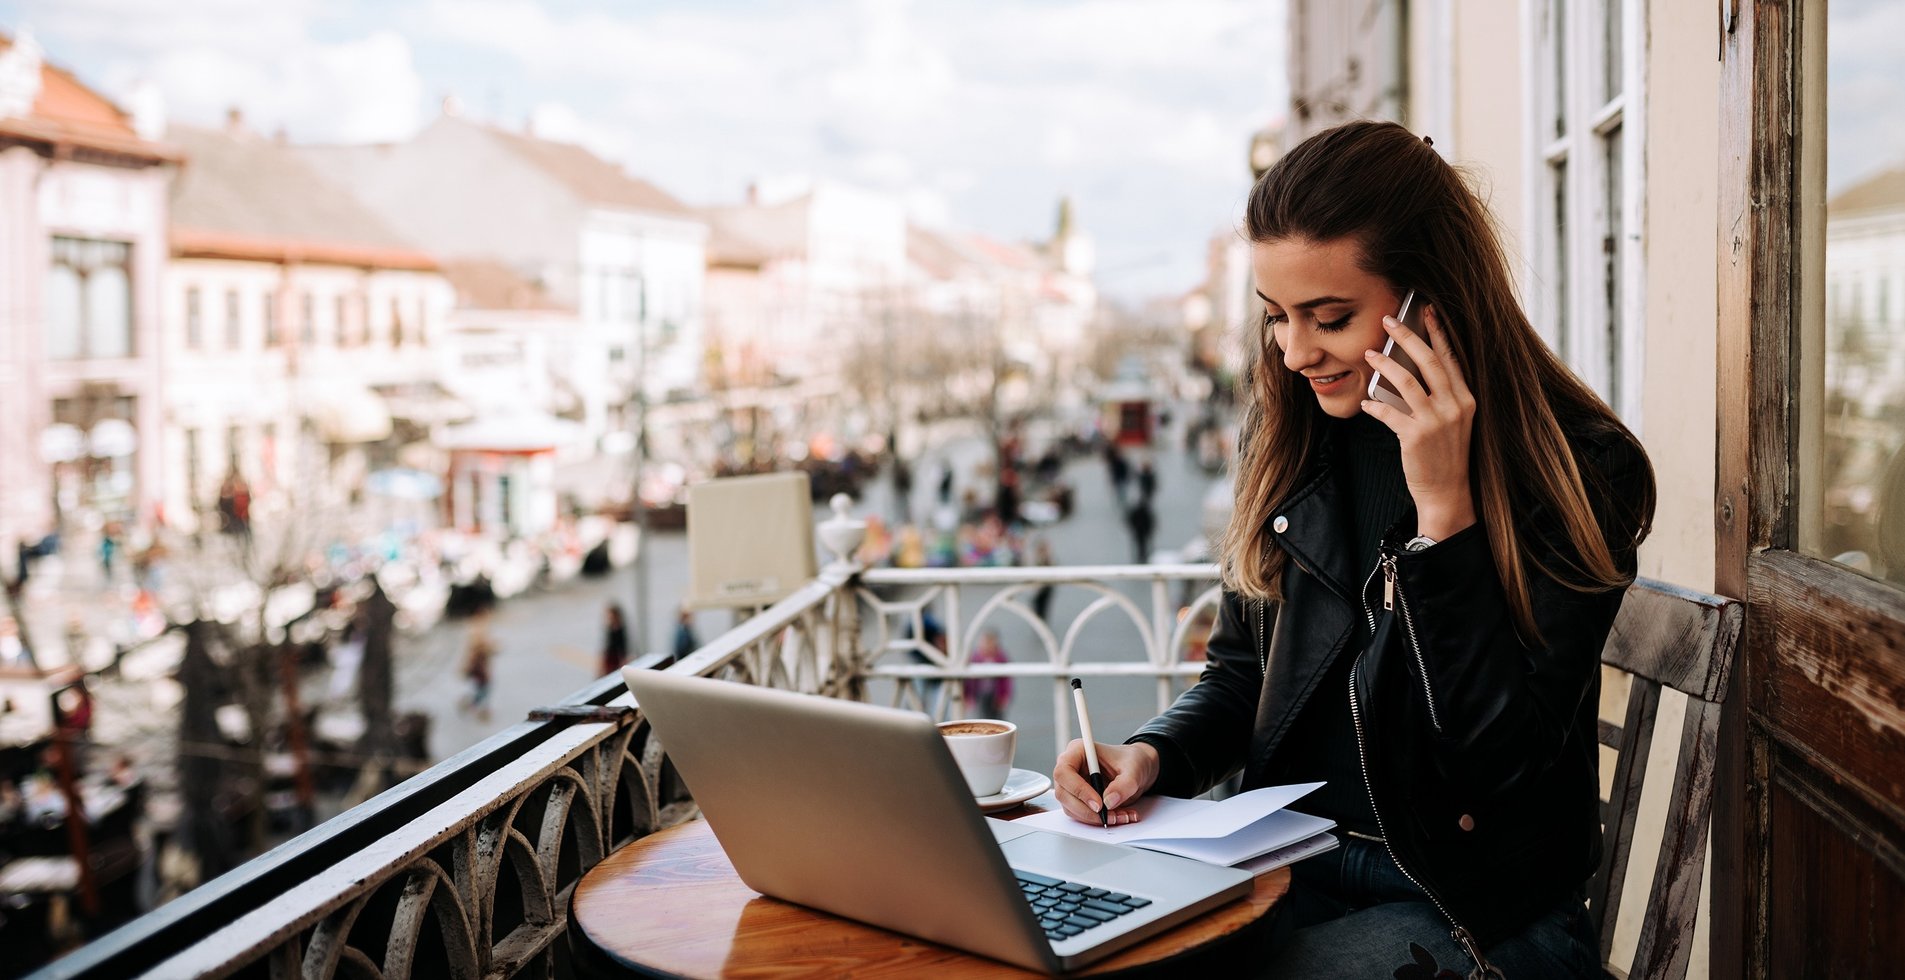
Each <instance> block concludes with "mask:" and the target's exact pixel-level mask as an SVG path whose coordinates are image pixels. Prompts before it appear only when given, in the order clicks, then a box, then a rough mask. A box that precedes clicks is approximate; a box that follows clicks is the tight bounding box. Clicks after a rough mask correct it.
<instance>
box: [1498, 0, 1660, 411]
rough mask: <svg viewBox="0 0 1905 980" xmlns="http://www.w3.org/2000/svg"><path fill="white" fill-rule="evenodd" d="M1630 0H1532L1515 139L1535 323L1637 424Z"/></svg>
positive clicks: (1638, 101) (1636, 81) (1636, 189)
mask: <svg viewBox="0 0 1905 980" xmlns="http://www.w3.org/2000/svg"><path fill="white" fill-rule="evenodd" d="M1642 7H1643V3H1642V0H1535V2H1534V3H1533V4H1532V6H1531V9H1532V11H1533V13H1534V18H1533V22H1532V32H1531V36H1530V37H1529V43H1530V44H1531V45H1532V48H1531V50H1532V51H1533V52H1534V54H1533V56H1532V57H1531V58H1530V61H1529V63H1530V64H1532V65H1534V66H1535V68H1534V70H1532V71H1531V72H1530V77H1531V78H1533V79H1534V80H1535V83H1536V91H1535V92H1534V93H1533V94H1534V98H1532V99H1530V100H1529V104H1530V112H1531V113H1533V116H1532V119H1531V123H1532V124H1531V125H1530V126H1529V127H1528V131H1529V132H1530V133H1531V134H1533V135H1532V137H1531V138H1530V139H1529V141H1528V145H1527V147H1526V152H1527V160H1528V173H1529V175H1530V179H1529V187H1530V193H1531V195H1532V198H1531V200H1532V201H1533V202H1534V206H1532V207H1530V208H1528V210H1527V213H1528V214H1529V216H1530V219H1531V221H1532V222H1533V224H1534V227H1533V228H1531V229H1529V234H1528V235H1527V241H1528V242H1530V243H1531V245H1532V249H1531V253H1532V254H1531V256H1530V258H1531V259H1532V260H1533V261H1532V269H1533V271H1534V281H1533V282H1532V283H1531V287H1532V288H1531V289H1530V300H1531V302H1530V312H1531V313H1532V314H1533V315H1534V320H1535V325H1536V327H1537V328H1538V329H1540V330H1541V332H1542V335H1543V336H1544V337H1545V338H1547V340H1548V343H1549V344H1550V345H1551V346H1553V348H1554V349H1555V351H1556V352H1557V353H1559V354H1560V355H1561V357H1562V358H1563V359H1564V360H1566V361H1567V362H1568V364H1569V365H1570V366H1571V367H1573V368H1574V371H1575V373H1576V374H1579V375H1580V376H1581V378H1582V380H1584V381H1586V382H1587V383H1588V384H1589V385H1591V386H1593V388H1594V390H1596V391H1598V392H1600V394H1601V397H1602V398H1605V399H1606V400H1607V403H1608V404H1609V405H1611V406H1613V408H1614V410H1615V411H1617V412H1619V413H1620V414H1621V416H1622V417H1623V418H1625V419H1626V420H1627V422H1628V424H1629V425H1633V426H1635V427H1638V425H1639V421H1640V419H1639V414H1640V383H1639V382H1640V376H1641V366H1642V365H1641V352H1642V342H1643V340H1642V338H1643V329H1642V328H1643V324H1642V323H1641V311H1642V307H1641V301H1642V298H1643V292H1642V290H1641V289H1640V288H1639V287H1640V278H1641V275H1642V273H1643V272H1644V265H1643V262H1644V256H1643V255H1642V254H1641V248H1640V228H1641V221H1640V218H1641V213H1640V209H1641V201H1642V192H1643V189H1644V188H1643V187H1642V181H1641V175H1642V173H1643V167H1644V164H1645V160H1644V159H1643V152H1642V151H1643V147H1642V145H1641V143H1642V141H1641V140H1640V139H1638V138H1636V139H1628V138H1627V136H1628V134H1630V133H1634V134H1638V133H1641V132H1644V130H1643V128H1642V125H1641V119H1640V115H1641V111H1642V106H1643V98H1642V77H1641V74H1640V73H1641V69H1642V67H1643V66H1644V64H1645V60H1646V59H1645V57H1644V53H1645V52H1644V50H1643V46H1644V45H1645V43H1646V33H1645V31H1644V30H1643V29H1642V27H1641V23H1642Z"/></svg>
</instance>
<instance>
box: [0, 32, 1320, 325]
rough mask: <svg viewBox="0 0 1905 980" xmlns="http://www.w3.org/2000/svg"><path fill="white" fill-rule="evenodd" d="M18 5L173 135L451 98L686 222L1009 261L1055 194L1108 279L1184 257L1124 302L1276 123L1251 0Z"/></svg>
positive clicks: (1196, 225)
mask: <svg viewBox="0 0 1905 980" xmlns="http://www.w3.org/2000/svg"><path fill="white" fill-rule="evenodd" d="M6 3H7V0H0V17H4V11H5V9H6V6H5V5H6ZM25 5H26V6H27V8H28V9H29V11H30V12H32V13H33V14H34V15H35V16H34V17H32V18H29V19H31V20H33V22H34V23H35V24H36V26H37V27H38V28H39V29H40V31H41V33H42V40H43V41H46V42H48V47H49V51H50V52H51V53H52V54H53V56H54V57H55V58H56V59H59V58H61V57H62V52H61V50H60V48H59V47H58V46H56V45H55V44H54V42H55V41H56V40H57V41H58V42H59V43H61V44H65V45H70V46H71V50H73V51H75V52H78V54H76V55H75V56H80V57H84V58H85V59H87V65H82V66H80V67H83V68H87V70H88V72H95V73H97V74H91V75H89V77H91V78H96V79H101V80H106V81H109V82H110V84H109V85H106V86H102V87H105V88H107V90H108V91H109V92H110V93H115V94H117V93H123V92H124V91H125V90H127V89H128V88H129V87H130V85H131V84H132V82H133V81H134V80H136V79H138V78H151V79H153V80H154V81H157V82H158V83H159V84H160V85H161V87H162V88H163V90H164V91H165V93H166V96H167V99H168V107H169V110H170V114H171V115H172V117H173V118H175V119H182V120H197V121H216V120H217V119H218V118H219V117H221V116H222V115H223V112H224V109H225V107H226V106H227V105H229V104H233V103H238V104H240V105H242V107H243V108H244V109H245V111H246V114H247V116H248V117H249V118H251V119H252V120H254V123H255V125H256V127H257V128H260V129H264V130H270V129H274V128H276V127H278V126H280V125H282V126H284V127H285V128H286V129H287V130H288V131H289V133H290V134H291V135H292V137H293V138H295V139H300V140H315V141H327V142H329V141H359V140H384V139H395V138H401V137H403V136H404V135H407V133H408V132H410V131H412V130H414V129H415V128H416V127H417V126H418V125H419V124H420V123H421V122H422V119H421V118H420V117H421V116H423V115H424V114H426V113H427V112H428V111H429V102H430V101H431V99H430V98H428V96H434V95H439V94H449V93H451V92H454V94H458V95H460V96H462V97H463V99H464V101H465V102H466V104H467V105H469V106H470V107H471V108H470V110H469V111H472V112H473V113H475V114H479V115H481V114H488V115H492V116H496V117H500V118H497V119H496V120H495V121H497V122H501V123H504V124H506V125H516V124H519V123H520V121H521V119H522V117H523V116H524V115H525V114H526V115H528V116H529V117H530V120H531V123H532V125H533V126H534V128H535V129H536V131H538V132H541V133H543V134H545V135H549V136H551V137H554V138H559V139H565V140H570V141H574V142H578V143H581V144H582V145H584V146H587V147H589V148H590V149H591V150H594V151H595V152H597V153H600V154H602V155H604V156H606V157H610V158H612V159H615V160H617V161H619V162H622V163H624V164H625V165H627V166H628V167H629V168H630V169H631V170H633V171H635V172H637V173H639V174H641V175H642V176H644V177H647V178H649V179H651V180H654V181H656V182H657V183H659V184H660V185H662V186H663V187H666V188H667V189H668V190H670V191H671V192H673V193H675V194H676V195H677V196H680V197H682V198H684V199H687V200H690V201H695V202H703V203H712V202H718V201H725V200H735V199H737V198H738V197H739V196H740V195H741V193H742V191H743V189H744V188H745V187H746V186H747V185H748V184H749V183H750V182H752V181H753V180H754V179H756V178H757V177H759V176H760V175H762V174H773V173H808V174H812V175H814V176H816V177H822V178H833V179H841V180H847V181H851V182H855V183H860V184H863V185H865V186H868V187H872V188H874V189H879V190H884V191H887V192H889V193H892V194H894V195H896V196H898V197H900V198H901V199H903V200H907V201H908V202H909V207H912V208H913V209H914V211H915V212H916V213H919V214H921V215H931V216H933V218H934V221H935V223H938V224H947V225H951V226H954V227H965V228H971V229H974V230H978V231H983V232H985V233H987V234H991V235H994V236H996V237H1000V238H1019V237H1034V236H1039V235H1043V234H1046V233H1049V231H1050V228H1051V222H1052V215H1053V213H1054V210H1055V207H1056V201H1057V199H1058V198H1059V197H1060V196H1061V195H1066V194H1069V195H1071V196H1073V197H1074V198H1075V200H1076V201H1077V204H1078V209H1079V213H1080V214H1081V216H1083V218H1082V220H1083V222H1084V226H1085V229H1086V230H1087V231H1088V232H1090V233H1092V234H1093V235H1096V236H1097V237H1098V238H1099V239H1100V254H1102V255H1104V256H1106V257H1107V260H1108V261H1109V260H1110V259H1111V258H1112V257H1114V256H1118V255H1125V254H1128V255H1145V256H1154V255H1156V254H1158V253H1159V252H1160V251H1165V252H1169V253H1170V254H1172V255H1174V256H1177V258H1176V259H1174V260H1172V261H1171V262H1169V263H1155V262H1153V263H1149V264H1148V265H1147V266H1146V267H1145V268H1144V269H1143V270H1140V272H1139V274H1137V275H1133V276H1127V277H1122V283H1121V285H1120V287H1119V288H1122V289H1125V290H1128V291H1132V292H1136V291H1139V290H1145V289H1152V288H1156V289H1159V290H1164V291H1172V292H1175V291H1176V290H1178V289H1181V288H1182V287H1183V286H1184V285H1185V284H1186V283H1188V282H1190V281H1194V280H1195V278H1196V277H1197V276H1198V275H1200V274H1201V266H1202V259H1203V254H1204V241H1203V239H1204V236H1205V234H1206V233H1207V230H1208V229H1209V228H1212V227H1220V226H1225V225H1227V224H1229V223H1231V221H1232V220H1233V219H1234V209H1235V207H1236V203H1237V200H1238V199H1239V198H1240V196H1241V190H1242V186H1243V184H1244V182H1245V181H1246V180H1247V179H1248V174H1247V171H1246V168H1245V166H1244V154H1245V152H1246V149H1247V143H1248V140H1249V136H1250V133H1251V132H1252V131H1253V130H1255V129H1256V128H1257V127H1258V126H1260V125H1262V124H1263V123H1264V121H1265V120H1266V119H1267V118H1268V117H1269V116H1270V115H1272V114H1273V113H1274V112H1275V111H1276V109H1277V108H1278V107H1280V106H1281V104H1282V102H1283V101H1284V100H1283V96H1282V85H1283V82H1282V61H1283V59H1282V46H1283V44H1284V32H1285V29H1286V26H1285V22H1284V19H1283V16H1282V12H1281V4H1278V3H1271V4H1263V3H1260V2H1257V0H1176V2H1174V3H1173V4H1171V5H1170V6H1169V8H1168V9H1161V8H1160V7H1159V6H1158V5H1157V4H1156V3H1155V2H1153V0H1047V2H1041V3H1037V4H1027V3H1022V2H1017V0H962V2H961V3H958V4H944V3H917V2H912V0H798V2H793V0H787V2H781V0H750V2H745V3H738V2H737V3H722V4H706V3H695V2H684V0H658V2H655V3H651V4H641V5H633V4H620V3H612V2H607V0H578V2H574V3H565V4H547V3H540V2H535V0H404V2H393V3H389V4H382V3H376V4H373V3H366V2H361V0H360V2H346V3H343V4H330V3H327V4H319V3H318V2H317V0H273V2H270V3H256V2H252V0H198V2H185V3H180V2H169V0H168V2H161V0H58V2H51V0H38V2H36V0H25ZM56 35H57V37H56ZM89 66H98V67H89ZM85 73H86V72H83V74H85ZM1146 277H1149V278H1148V279H1147V278H1146Z"/></svg>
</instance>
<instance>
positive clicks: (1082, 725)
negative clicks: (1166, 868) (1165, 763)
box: [1072, 677, 1111, 827]
mask: <svg viewBox="0 0 1905 980" xmlns="http://www.w3.org/2000/svg"><path fill="white" fill-rule="evenodd" d="M1072 706H1073V707H1075V708H1077V709H1078V733H1079V734H1080V735H1082V736H1084V738H1085V772H1086V774H1087V775H1089V776H1090V777H1091V788H1092V789H1094V790H1097V791H1098V825H1099V826H1101V827H1109V826H1111V808H1110V807H1107V806H1105V771H1104V770H1103V769H1100V768H1098V743H1097V741H1096V740H1094V739H1093V738H1092V737H1091V712H1090V711H1088V710H1086V708H1085V684H1084V682H1083V681H1080V680H1079V679H1078V678H1076V677H1074V678H1072Z"/></svg>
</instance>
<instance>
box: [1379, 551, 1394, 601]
mask: <svg viewBox="0 0 1905 980" xmlns="http://www.w3.org/2000/svg"><path fill="white" fill-rule="evenodd" d="M1382 607H1383V608H1384V609H1394V608H1396V560H1395V559H1394V558H1391V557H1389V556H1388V555H1384V556H1383V559H1382Z"/></svg>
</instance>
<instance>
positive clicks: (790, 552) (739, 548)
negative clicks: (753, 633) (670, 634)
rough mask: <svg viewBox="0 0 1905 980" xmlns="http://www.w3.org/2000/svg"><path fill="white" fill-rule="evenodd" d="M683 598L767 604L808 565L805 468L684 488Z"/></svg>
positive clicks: (795, 584) (810, 534) (810, 545)
mask: <svg viewBox="0 0 1905 980" xmlns="http://www.w3.org/2000/svg"><path fill="white" fill-rule="evenodd" d="M688 556H689V557H688V564H689V584H688V604H689V605H691V606H694V607H696V608H698V609H706V608H711V607H729V608H733V607H749V608H751V607H756V606H766V605H772V604H773V603H774V602H776V601H778V600H780V599H782V598H785V597H786V596H787V595H788V594H789V593H792V592H793V591H794V590H796V589H798V588H800V587H801V586H803V585H806V584H807V583H808V582H809V581H812V580H813V578H814V576H815V575H816V574H818V572H817V570H816V569H815V567H814V505H813V497H812V495H811V492H810V491H809V489H808V483H807V474H805V473H767V474H763V475H761V476H733V477H727V478H725V479H720V480H709V481H708V482H706V483H698V484H696V485H694V486H692V487H689V488H688Z"/></svg>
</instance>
